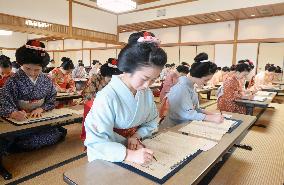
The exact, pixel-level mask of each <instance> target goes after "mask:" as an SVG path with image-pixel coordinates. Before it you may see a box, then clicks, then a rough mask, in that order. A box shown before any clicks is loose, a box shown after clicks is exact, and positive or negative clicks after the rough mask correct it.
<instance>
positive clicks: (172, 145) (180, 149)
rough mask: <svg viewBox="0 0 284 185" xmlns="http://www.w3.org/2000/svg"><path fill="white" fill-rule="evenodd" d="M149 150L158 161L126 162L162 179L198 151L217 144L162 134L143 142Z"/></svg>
mask: <svg viewBox="0 0 284 185" xmlns="http://www.w3.org/2000/svg"><path fill="white" fill-rule="evenodd" d="M143 143H144V144H145V145H146V147H147V148H149V149H151V150H153V152H154V156H155V157H156V159H157V161H155V160H153V161H152V162H151V163H149V164H143V165H139V164H136V163H130V162H125V163H126V164H128V165H131V166H133V167H135V168H137V169H139V170H141V171H143V172H145V173H148V174H150V175H152V176H154V177H157V178H159V179H162V178H163V177H165V176H166V175H167V174H168V173H170V172H171V171H172V170H174V169H175V168H176V167H178V166H179V164H181V163H182V162H183V161H184V160H185V159H187V157H189V156H191V155H193V154H195V153H196V152H197V151H198V150H201V149H204V150H208V149H210V148H212V147H213V146H215V145H216V144H217V143H216V142H213V141H209V140H206V139H202V138H197V137H192V136H186V135H183V134H180V133H175V132H170V131H169V132H166V133H161V134H159V135H158V136H156V137H154V138H151V139H146V140H144V141H143Z"/></svg>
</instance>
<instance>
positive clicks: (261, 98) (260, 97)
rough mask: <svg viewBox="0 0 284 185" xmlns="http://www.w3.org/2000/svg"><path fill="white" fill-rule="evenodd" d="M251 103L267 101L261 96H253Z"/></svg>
mask: <svg viewBox="0 0 284 185" xmlns="http://www.w3.org/2000/svg"><path fill="white" fill-rule="evenodd" d="M252 100H253V101H260V102H264V101H265V100H267V98H266V97H263V96H254V97H253V99H252Z"/></svg>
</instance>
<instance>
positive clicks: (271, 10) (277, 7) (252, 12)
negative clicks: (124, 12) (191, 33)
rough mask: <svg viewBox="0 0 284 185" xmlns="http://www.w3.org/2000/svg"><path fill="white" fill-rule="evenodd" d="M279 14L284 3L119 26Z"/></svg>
mask: <svg viewBox="0 0 284 185" xmlns="http://www.w3.org/2000/svg"><path fill="white" fill-rule="evenodd" d="M278 15H284V3H279V4H273V5H265V6H257V7H249V8H243V9H236V10H227V11H221V12H212V13H206V14H198V15H190V16H185V17H177V18H171V19H162V20H154V21H147V22H140V23H133V24H127V25H120V26H118V32H119V33H122V32H131V31H139V30H149V29H157V28H166V27H176V26H185V25H195V24H206V23H216V22H225V21H231V20H236V19H240V20H242V19H252V18H260V17H270V16H278Z"/></svg>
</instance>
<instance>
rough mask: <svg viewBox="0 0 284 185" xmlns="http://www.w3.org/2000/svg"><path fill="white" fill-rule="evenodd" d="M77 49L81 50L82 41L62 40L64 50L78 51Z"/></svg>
mask: <svg viewBox="0 0 284 185" xmlns="http://www.w3.org/2000/svg"><path fill="white" fill-rule="evenodd" d="M61 42H63V41H61ZM78 48H82V40H74V39H65V40H64V49H78Z"/></svg>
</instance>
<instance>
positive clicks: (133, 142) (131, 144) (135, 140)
mask: <svg viewBox="0 0 284 185" xmlns="http://www.w3.org/2000/svg"><path fill="white" fill-rule="evenodd" d="M139 139H140V136H139V135H138V134H137V133H135V134H133V135H132V136H131V137H129V138H127V148H128V149H130V150H137V149H139V148H143V146H142V145H141V143H140V142H139Z"/></svg>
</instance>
